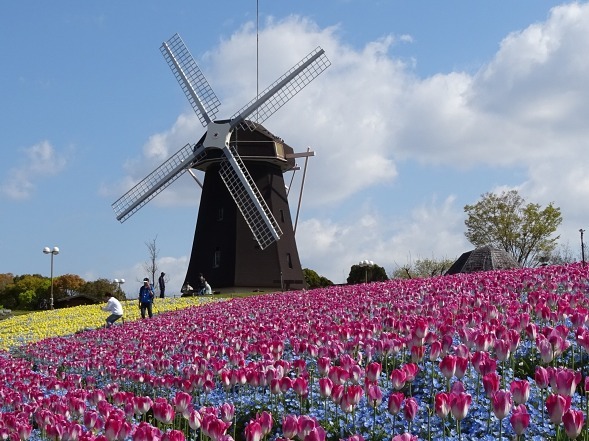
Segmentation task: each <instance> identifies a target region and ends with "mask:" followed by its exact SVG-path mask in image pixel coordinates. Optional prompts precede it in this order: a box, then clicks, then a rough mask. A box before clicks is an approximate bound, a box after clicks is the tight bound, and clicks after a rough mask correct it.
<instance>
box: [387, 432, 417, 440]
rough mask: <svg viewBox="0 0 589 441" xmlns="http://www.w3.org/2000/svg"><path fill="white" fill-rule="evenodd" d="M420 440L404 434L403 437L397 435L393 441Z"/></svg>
mask: <svg viewBox="0 0 589 441" xmlns="http://www.w3.org/2000/svg"><path fill="white" fill-rule="evenodd" d="M418 440H419V438H417V436H416V435H411V434H410V433H402V434H401V435H395V436H393V439H392V440H391V441H418Z"/></svg>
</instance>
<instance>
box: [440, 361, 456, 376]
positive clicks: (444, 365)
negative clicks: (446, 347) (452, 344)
mask: <svg viewBox="0 0 589 441" xmlns="http://www.w3.org/2000/svg"><path fill="white" fill-rule="evenodd" d="M440 371H441V372H442V375H443V376H444V377H445V378H446V379H447V380H449V379H451V378H452V377H453V376H454V373H455V372H456V356H454V355H446V356H445V357H444V358H442V361H440Z"/></svg>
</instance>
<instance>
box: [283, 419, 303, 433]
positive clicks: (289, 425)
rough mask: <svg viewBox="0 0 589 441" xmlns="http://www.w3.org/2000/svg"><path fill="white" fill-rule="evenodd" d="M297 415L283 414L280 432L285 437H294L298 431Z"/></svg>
mask: <svg viewBox="0 0 589 441" xmlns="http://www.w3.org/2000/svg"><path fill="white" fill-rule="evenodd" d="M298 423H299V420H298V417H297V416H296V415H285V416H284V417H283V418H282V434H283V435H284V437H286V438H294V437H295V436H296V435H297V433H298Z"/></svg>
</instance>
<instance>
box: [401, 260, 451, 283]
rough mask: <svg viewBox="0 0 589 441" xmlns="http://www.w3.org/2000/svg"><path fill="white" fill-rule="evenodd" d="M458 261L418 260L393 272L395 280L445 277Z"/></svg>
mask: <svg viewBox="0 0 589 441" xmlns="http://www.w3.org/2000/svg"><path fill="white" fill-rule="evenodd" d="M455 260H456V259H448V258H444V259H417V260H416V261H415V262H409V263H407V264H406V265H403V266H399V267H397V269H395V270H394V271H393V275H392V278H393V279H417V278H425V277H433V276H441V275H443V274H444V273H445V272H446V271H447V270H448V268H450V267H451V266H452V264H453V263H454V261H455Z"/></svg>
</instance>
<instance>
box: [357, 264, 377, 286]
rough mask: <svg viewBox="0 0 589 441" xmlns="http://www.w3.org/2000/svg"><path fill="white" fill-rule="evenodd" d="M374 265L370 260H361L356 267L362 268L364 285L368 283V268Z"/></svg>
mask: <svg viewBox="0 0 589 441" xmlns="http://www.w3.org/2000/svg"><path fill="white" fill-rule="evenodd" d="M372 265H374V262H373V261H372V260H361V261H360V262H359V263H358V266H359V267H361V268H364V283H368V268H370V267H371V266H372Z"/></svg>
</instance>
